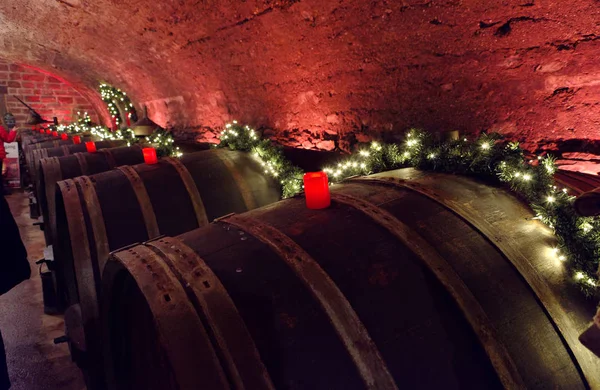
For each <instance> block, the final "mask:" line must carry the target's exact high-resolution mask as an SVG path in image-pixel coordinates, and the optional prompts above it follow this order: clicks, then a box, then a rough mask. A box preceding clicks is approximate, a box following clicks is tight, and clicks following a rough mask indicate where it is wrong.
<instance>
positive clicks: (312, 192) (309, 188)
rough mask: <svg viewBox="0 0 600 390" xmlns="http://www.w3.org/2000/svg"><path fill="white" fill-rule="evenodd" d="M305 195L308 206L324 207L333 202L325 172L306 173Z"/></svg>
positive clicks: (312, 207) (310, 207)
mask: <svg viewBox="0 0 600 390" xmlns="http://www.w3.org/2000/svg"><path fill="white" fill-rule="evenodd" d="M304 195H305V197H306V207H308V208H309V209H314V210H317V209H324V208H327V207H329V205H330V204H331V197H330V196H329V181H328V180H327V174H326V173H325V172H308V173H306V174H305V175H304Z"/></svg>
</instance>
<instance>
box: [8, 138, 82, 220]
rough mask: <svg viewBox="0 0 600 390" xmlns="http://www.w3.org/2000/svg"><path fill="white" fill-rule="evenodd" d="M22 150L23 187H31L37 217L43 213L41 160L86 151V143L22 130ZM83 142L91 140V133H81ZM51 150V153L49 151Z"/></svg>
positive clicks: (33, 217)
mask: <svg viewBox="0 0 600 390" xmlns="http://www.w3.org/2000/svg"><path fill="white" fill-rule="evenodd" d="M20 138H21V144H20V145H21V152H22V155H23V158H24V169H23V172H22V175H21V177H22V185H23V187H31V190H32V192H31V195H32V197H31V199H32V207H31V208H30V210H31V211H30V217H31V218H32V219H37V218H38V217H39V216H40V215H41V210H40V208H39V191H38V189H37V179H38V178H37V171H38V164H39V160H40V159H41V158H43V157H48V156H65V155H69V154H73V153H77V152H81V151H85V145H84V144H79V145H75V144H74V143H73V138H72V137H69V138H67V139H58V138H56V137H55V136H52V135H49V134H46V133H44V134H41V133H38V132H35V131H22V132H21V137H20ZM80 140H81V142H86V141H91V140H92V137H91V136H89V135H84V134H81V135H80ZM49 150H50V153H49V154H48V153H47V152H48V151H49Z"/></svg>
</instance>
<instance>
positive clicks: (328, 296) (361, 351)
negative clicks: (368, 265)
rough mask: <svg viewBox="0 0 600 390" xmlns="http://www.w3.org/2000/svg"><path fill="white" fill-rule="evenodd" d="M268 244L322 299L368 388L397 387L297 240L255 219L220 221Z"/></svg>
mask: <svg viewBox="0 0 600 390" xmlns="http://www.w3.org/2000/svg"><path fill="white" fill-rule="evenodd" d="M220 222H222V223H228V224H230V225H232V226H235V227H236V228H238V229H241V230H243V231H245V232H247V233H248V234H250V235H252V236H253V237H255V238H256V239H258V240H259V241H261V242H263V243H264V244H266V245H268V246H269V248H271V250H273V252H275V253H277V255H279V257H280V258H281V259H282V260H283V261H285V263H286V264H287V265H288V266H289V267H290V268H291V269H292V270H293V271H294V273H295V274H296V276H297V277H298V278H299V279H300V280H301V281H302V283H303V284H304V286H305V287H306V288H307V289H308V290H309V291H310V292H311V294H312V295H313V297H314V298H315V299H316V300H317V301H318V302H319V304H320V305H321V307H322V308H323V310H324V312H325V313H326V314H327V316H328V317H329V319H330V321H331V324H332V325H333V327H334V329H335V331H336V333H337V334H338V336H339V337H340V340H341V341H342V342H343V344H344V346H345V348H346V350H347V351H348V354H349V355H350V357H351V358H352V360H353V362H354V364H355V365H356V368H357V370H358V372H359V374H360V376H361V378H362V379H363V381H364V383H365V386H366V387H367V388H368V389H397V388H398V387H397V386H396V383H395V382H394V378H393V377H392V375H391V374H390V372H389V370H388V367H387V366H386V364H385V362H384V361H383V358H382V357H381V354H380V353H379V350H378V349H377V346H376V345H375V343H374V342H373V340H372V339H371V337H370V336H369V333H368V331H367V329H366V328H365V326H364V325H363V323H362V322H361V321H360V319H359V318H358V315H357V314H356V312H355V311H354V309H353V308H352V306H351V305H350V303H349V302H348V300H347V299H346V297H345V296H344V294H343V293H342V292H341V291H340V289H339V288H338V286H337V285H336V284H335V283H334V282H333V280H331V278H330V277H329V275H328V274H327V273H326V272H325V271H324V270H323V269H322V268H321V266H320V265H319V264H318V263H317V262H316V261H315V260H314V259H313V258H312V257H311V256H310V255H309V254H308V253H307V252H306V251H305V250H304V249H302V248H301V247H300V246H299V245H298V244H297V243H296V242H295V241H293V240H292V239H291V238H289V237H288V236H286V235H285V234H283V233H282V232H280V231H279V230H277V229H276V228H274V227H272V226H270V225H267V224H265V223H263V222H261V221H258V220H256V219H251V218H247V217H243V216H238V215H233V216H230V217H227V218H224V219H222V220H220Z"/></svg>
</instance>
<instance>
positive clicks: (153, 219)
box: [53, 149, 280, 350]
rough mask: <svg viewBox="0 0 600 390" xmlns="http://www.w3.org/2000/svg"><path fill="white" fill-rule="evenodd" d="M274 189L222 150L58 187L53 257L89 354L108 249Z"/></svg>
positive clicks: (254, 201) (235, 207)
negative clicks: (83, 329)
mask: <svg viewBox="0 0 600 390" xmlns="http://www.w3.org/2000/svg"><path fill="white" fill-rule="evenodd" d="M278 184H279V183H277V182H276V181H274V180H271V179H269V178H267V177H266V176H265V175H264V168H262V167H261V165H260V164H259V163H258V162H257V161H256V160H255V159H254V158H253V157H252V156H251V155H250V154H248V153H243V152H232V151H227V150H221V149H218V150H217V149H213V150H209V151H204V152H197V153H192V154H186V155H184V156H183V157H182V158H181V159H174V158H165V159H161V160H159V162H158V163H157V164H154V165H147V164H139V165H135V166H124V167H118V168H117V169H115V170H113V171H108V172H104V173H99V174H96V175H92V176H81V177H77V178H75V179H69V180H64V181H60V182H58V185H57V191H56V199H55V204H56V237H57V238H56V241H54V242H53V245H54V257H55V262H56V266H57V268H58V271H57V272H59V273H61V275H62V277H63V280H62V284H63V285H64V286H66V288H65V289H66V291H67V302H69V303H70V304H76V303H78V302H80V305H81V312H82V315H83V317H84V318H83V323H84V324H86V327H87V325H89V327H87V328H86V340H85V342H84V344H85V345H87V348H88V350H92V349H94V347H93V346H92V344H93V343H94V342H97V339H98V335H97V334H98V331H97V328H96V327H95V326H96V321H97V316H98V307H97V304H98V302H97V299H98V298H97V294H98V292H99V291H100V285H99V283H100V276H101V271H102V269H103V268H104V264H105V263H106V260H107V257H108V254H109V252H110V251H113V250H116V249H118V248H121V247H123V246H126V245H130V244H133V243H136V242H143V241H146V240H148V239H151V238H155V237H158V236H160V235H163V234H168V235H174V234H181V233H183V232H186V231H189V230H193V229H196V228H198V227H199V226H204V225H206V224H207V223H208V222H209V221H212V220H213V219H215V218H217V217H220V216H222V215H225V214H228V213H231V212H243V211H246V210H249V209H253V208H256V207H260V206H263V205H266V204H270V203H273V202H276V201H277V200H279V197H280V187H279V185H278ZM88 334H89V335H92V336H90V337H88V336H87V335H88Z"/></svg>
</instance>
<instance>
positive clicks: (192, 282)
mask: <svg viewBox="0 0 600 390" xmlns="http://www.w3.org/2000/svg"><path fill="white" fill-rule="evenodd" d="M146 245H147V246H149V247H151V248H152V249H154V251H155V252H157V253H159V254H161V255H162V256H161V257H162V259H163V260H164V261H165V263H167V265H168V266H169V268H170V269H171V271H172V272H173V274H175V276H176V277H177V279H179V282H180V283H181V285H182V287H183V288H184V289H185V290H186V292H187V294H188V297H189V299H190V301H191V302H192V304H193V305H194V307H195V308H196V311H198V313H199V316H200V318H201V319H203V320H204V322H205V326H206V327H207V328H208V329H210V330H211V333H212V336H213V338H214V340H215V344H216V345H215V348H218V349H219V350H220V351H221V353H222V356H223V360H224V362H223V363H224V364H223V365H224V366H226V367H227V368H228V369H227V370H226V371H227V373H228V374H229V377H230V379H231V381H232V383H233V384H234V388H238V389H243V388H246V389H256V390H259V389H275V386H274V385H273V383H272V381H271V378H270V377H269V374H268V372H267V369H266V368H265V366H264V364H263V362H262V359H261V357H260V355H259V352H258V349H257V348H256V345H255V344H254V340H252V336H251V335H250V332H249V331H248V328H247V327H246V324H245V322H244V320H243V319H242V317H241V316H240V314H239V312H238V310H237V308H236V306H235V303H234V302H233V300H232V299H231V297H230V296H229V294H228V293H227V290H226V289H225V287H224V286H223V284H222V283H221V281H220V280H219V278H218V277H217V275H215V273H214V272H213V271H212V269H210V267H209V266H208V265H207V264H206V263H205V261H204V259H202V258H201V257H200V256H199V255H198V254H197V253H196V252H194V251H193V250H192V249H191V248H190V247H188V246H187V245H185V244H184V243H183V242H181V241H179V240H178V239H176V238H169V237H163V238H160V239H156V240H152V241H150V242H147V243H146ZM236 362H238V363H240V364H241V365H243V366H245V367H246V369H245V372H246V376H243V373H240V372H239V370H238V368H237V365H236Z"/></svg>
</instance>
